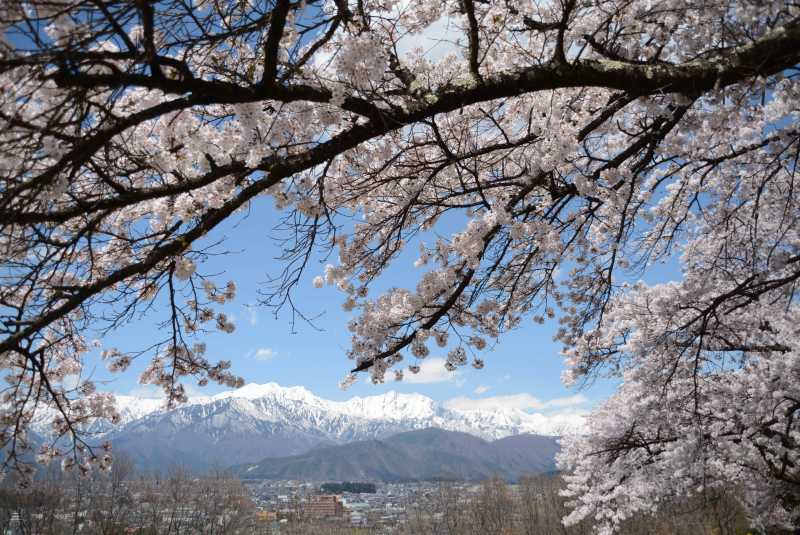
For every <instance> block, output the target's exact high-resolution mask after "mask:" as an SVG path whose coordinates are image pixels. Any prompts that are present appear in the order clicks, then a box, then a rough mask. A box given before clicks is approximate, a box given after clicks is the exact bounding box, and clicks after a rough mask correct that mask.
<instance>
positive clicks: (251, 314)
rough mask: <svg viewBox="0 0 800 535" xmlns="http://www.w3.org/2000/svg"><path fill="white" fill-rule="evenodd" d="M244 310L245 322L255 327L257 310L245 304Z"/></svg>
mask: <svg viewBox="0 0 800 535" xmlns="http://www.w3.org/2000/svg"><path fill="white" fill-rule="evenodd" d="M244 312H245V314H247V323H249V324H250V325H252V326H254V327H255V326H256V325H257V324H258V310H256V307H254V306H253V305H245V308H244Z"/></svg>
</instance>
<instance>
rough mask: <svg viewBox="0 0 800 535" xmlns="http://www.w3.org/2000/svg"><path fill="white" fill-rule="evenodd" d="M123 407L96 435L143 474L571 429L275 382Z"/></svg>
mask: <svg viewBox="0 0 800 535" xmlns="http://www.w3.org/2000/svg"><path fill="white" fill-rule="evenodd" d="M117 404H118V408H119V412H120V414H121V416H122V419H121V423H120V424H118V425H117V426H115V427H97V428H96V429H95V431H96V432H97V434H98V438H102V439H106V438H108V439H110V440H111V442H112V444H113V445H114V451H115V452H120V451H121V452H124V453H126V454H127V455H129V456H130V457H132V458H133V460H134V461H135V462H136V464H137V465H138V467H139V468H140V469H142V470H162V469H165V468H167V467H169V466H170V465H174V464H181V465H183V466H185V467H186V468H189V469H191V470H196V471H204V470H207V469H208V467H209V466H212V465H216V466H219V467H228V466H233V465H241V464H246V463H257V462H260V461H261V460H263V459H265V458H277V457H287V456H296V455H301V454H305V453H307V452H309V451H311V450H312V449H315V448H320V447H326V446H337V445H341V444H347V443H351V442H364V441H367V442H369V441H381V440H382V439H385V438H387V437H390V436H393V435H397V434H398V433H403V432H407V431H414V430H423V429H428V428H437V429H443V430H449V431H457V432H460V433H466V434H469V435H473V436H474V437H478V438H480V439H483V440H484V441H496V440H498V439H503V438H506V437H512V436H515V435H523V434H537V435H550V436H555V435H559V434H561V433H562V432H563V431H565V430H564V429H560V428H554V427H553V426H552V424H550V420H548V419H546V418H544V417H542V416H541V415H539V414H530V413H527V412H525V411H522V410H518V409H492V410H456V409H452V408H447V407H446V406H444V405H443V404H441V403H438V402H436V401H434V400H432V399H431V398H428V397H426V396H423V395H420V394H401V393H397V392H388V393H385V394H382V395H376V396H368V397H353V398H351V399H349V400H347V401H331V400H326V399H322V398H320V397H317V396H315V395H314V394H313V393H312V392H310V391H309V390H307V389H306V388H303V387H299V386H294V387H282V386H280V385H277V384H275V383H268V384H262V385H259V384H248V385H245V386H244V387H242V388H240V389H237V390H232V391H228V392H223V393H220V394H216V395H214V396H207V397H195V398H191V399H190V400H189V402H188V403H186V404H184V405H182V406H179V407H177V408H174V409H171V410H165V409H164V408H163V407H162V402H161V401H160V400H157V399H150V398H137V397H132V396H117Z"/></svg>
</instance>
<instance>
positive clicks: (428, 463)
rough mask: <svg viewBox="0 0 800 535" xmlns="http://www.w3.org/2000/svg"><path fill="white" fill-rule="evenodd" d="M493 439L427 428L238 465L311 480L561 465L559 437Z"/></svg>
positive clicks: (265, 475) (452, 475) (476, 473)
mask: <svg viewBox="0 0 800 535" xmlns="http://www.w3.org/2000/svg"><path fill="white" fill-rule="evenodd" d="M513 438H514V440H513V443H509V442H507V440H508V439H502V440H497V441H493V442H489V441H486V440H483V439H481V438H478V437H475V436H472V435H469V434H466V433H459V432H456V431H445V430H442V429H434V428H430V429H423V430H419V431H410V432H406V433H401V434H398V435H394V436H391V437H388V438H386V439H383V440H368V441H360V442H353V443H350V444H346V445H342V446H333V447H326V448H318V449H314V450H312V451H310V452H308V453H305V454H303V455H296V456H291V457H283V458H267V459H264V460H263V461H261V462H258V463H254V464H246V465H242V466H237V467H234V469H233V471H234V472H235V473H236V474H237V475H239V476H240V477H242V478H249V479H302V480H308V481H325V480H333V481H364V480H367V481H424V480H438V479H448V480H451V479H452V480H482V479H486V478H488V477H491V476H493V475H497V476H500V477H503V478H505V479H508V480H512V481H514V480H517V479H519V477H520V476H522V475H524V474H532V473H542V472H550V471H553V470H555V462H554V457H555V453H556V452H557V451H558V444H557V442H556V439H555V438H553V437H542V436H536V435H519V436H516V437H513Z"/></svg>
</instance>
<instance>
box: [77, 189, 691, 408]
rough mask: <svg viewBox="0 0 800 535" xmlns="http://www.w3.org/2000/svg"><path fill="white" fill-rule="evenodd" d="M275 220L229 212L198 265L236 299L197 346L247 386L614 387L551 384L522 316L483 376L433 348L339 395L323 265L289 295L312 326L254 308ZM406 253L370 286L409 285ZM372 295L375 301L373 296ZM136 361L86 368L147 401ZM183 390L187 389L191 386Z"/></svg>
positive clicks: (471, 394) (129, 340)
mask: <svg viewBox="0 0 800 535" xmlns="http://www.w3.org/2000/svg"><path fill="white" fill-rule="evenodd" d="M279 221H280V214H279V213H278V211H277V210H276V209H275V208H274V206H273V203H272V201H271V199H269V198H260V199H257V200H256V201H255V202H254V203H253V205H252V206H251V208H250V210H249V212H248V213H247V214H246V215H245V214H237V215H235V216H234V217H233V218H231V219H230V220H229V221H227V222H225V223H224V224H223V225H222V226H221V227H219V228H218V229H216V231H215V232H214V233H213V234H212V235H211V236H209V237H208V240H209V242H211V241H217V240H219V239H221V238H224V239H225V241H224V243H222V245H220V246H219V247H218V250H219V251H229V253H228V254H225V255H221V256H215V257H211V258H210V259H209V260H208V261H207V262H206V263H203V264H201V265H200V266H199V267H198V272H201V273H204V274H211V273H214V274H218V276H217V277H215V280H216V281H218V282H220V283H222V284H224V282H225V281H227V280H228V279H233V280H234V281H236V283H237V286H238V291H237V296H236V299H235V300H234V301H232V302H230V303H228V304H226V305H225V307H224V310H225V311H226V312H227V313H228V314H229V315H231V316H232V317H233V319H234V322H235V324H236V331H235V332H234V333H233V334H224V333H219V332H211V333H209V334H208V335H204V336H203V340H204V341H205V342H206V343H207V345H208V352H207V353H208V356H209V358H210V359H211V360H217V359H228V360H231V361H232V363H233V371H234V372H235V373H237V374H238V375H241V376H242V377H244V379H245V381H246V382H254V383H266V382H276V383H279V384H281V385H284V386H291V385H302V386H305V387H306V388H308V389H309V390H311V391H312V392H314V393H315V394H317V395H319V396H321V397H324V398H327V399H338V400H341V399H347V398H349V397H352V396H354V395H359V396H365V395H375V394H381V393H384V392H386V391H389V390H395V391H399V392H418V393H421V394H424V395H427V396H429V397H432V398H434V399H436V400H439V401H443V402H446V401H448V400H453V399H454V398H458V399H462V401H463V398H465V397H467V398H474V399H481V400H485V401H486V402H487V403H489V402H492V400H496V401H497V403H499V404H501V405H511V406H516V407H518V408H523V409H533V408H534V405H536V404H537V403H538V402H547V401H550V400H558V399H561V398H567V397H570V396H575V395H576V394H582V395H583V396H584V397H585V398H586V401H585V402H583V403H576V404H572V406H571V407H570V410H584V409H589V408H591V406H592V405H594V404H595V403H596V402H598V401H600V400H602V399H604V398H606V397H607V396H608V395H609V394H610V393H611V392H612V391H613V388H614V384H613V383H611V382H609V381H598V382H596V383H595V384H593V385H592V386H591V387H589V388H585V389H582V390H577V389H567V388H565V387H564V386H563V385H562V384H561V381H560V375H561V372H562V370H563V364H562V359H561V357H560V356H559V354H558V352H559V345H558V344H556V343H555V342H553V341H552V337H553V334H554V333H555V331H556V328H557V322H556V321H551V322H548V323H545V324H544V325H537V324H535V323H534V322H533V321H532V320H531V319H530V318H526V320H525V321H523V323H522V327H521V328H519V329H517V330H515V331H513V332H510V333H507V334H506V335H504V336H503V337H501V338H500V340H499V342H498V343H497V344H496V345H495V346H494V347H492V348H490V349H489V350H487V351H485V352H484V357H485V362H486V366H485V368H484V369H482V370H475V369H473V368H472V367H470V366H465V367H463V368H461V369H460V370H458V371H457V372H456V373H455V374H451V373H448V372H446V371H445V370H444V368H443V360H439V359H440V358H441V357H444V356H445V354H444V351H442V352H441V354H437V353H436V351H433V350H432V354H431V356H429V357H428V358H427V359H425V361H424V362H423V363H422V366H423V371H422V373H421V374H419V376H416V377H414V376H410V374H407V375H406V376H407V378H408V377H409V376H410V377H412V378H413V379H414V380H416V382H409V381H403V382H395V381H394V380H391V379H388V376H387V379H388V380H387V382H386V384H383V385H372V384H368V383H367V382H366V381H365V380H362V381H358V382H357V383H356V384H354V385H353V386H352V387H351V388H350V389H349V390H347V391H341V390H340V389H339V387H338V382H339V380H340V379H341V378H342V377H343V376H344V375H345V373H346V372H347V371H348V370H349V369H350V368H351V367H352V366H351V365H352V361H350V360H348V359H347V358H346V356H345V353H346V350H347V348H348V342H349V338H350V336H349V332H348V331H347V329H346V324H347V321H348V320H349V319H350V318H351V317H352V316H351V313H347V312H344V311H343V310H342V308H341V303H342V301H343V299H342V294H341V293H340V292H339V291H337V290H336V289H334V288H332V287H325V288H322V289H317V288H314V287H313V285H312V282H311V281H312V279H313V278H314V277H315V276H316V275H318V274H320V273H322V271H323V268H324V264H325V263H326V261H325V260H324V259H321V258H319V259H315V260H314V262H312V263H311V264H310V266H309V269H308V271H307V272H306V273H305V275H304V277H303V280H302V282H301V284H300V286H299V287H298V288H297V289H296V294H295V298H296V303H297V305H298V306H299V308H300V309H301V311H302V312H303V313H304V314H305V315H307V316H309V317H314V316H317V319H316V320H315V327H312V326H311V325H309V324H307V323H305V322H303V321H298V322H297V323H296V324H295V329H294V332H292V329H291V313H290V311H289V310H284V311H281V312H280V313H279V315H278V316H277V317H275V316H274V315H273V313H272V310H271V309H268V308H264V307H259V306H258V305H257V304H256V302H257V300H258V291H259V288H262V289H263V287H264V286H263V284H264V283H265V281H267V280H268V278H269V276H270V275H276V274H277V273H279V272H280V269H281V267H282V264H281V262H280V261H278V260H276V259H275V257H277V256H278V255H279V254H280V249H279V247H278V246H277V244H276V242H275V240H274V239H273V238H271V236H274V235H275V232H274V231H273V229H274V227H275V226H276V225H277V224H278V223H279ZM447 226H448V227H452V228H443V227H439V228H438V229H436V230H438V232H440V233H446V234H449V232H451V231H454V230H457V226H456V225H455V224H453V222H451V224H449V225H447ZM415 250H416V248H415V247H413V246H410V247H409V248H408V254H406V255H404V256H402V257H400V258H399V259H398V261H397V262H396V264H395V265H393V267H392V268H391V269H390V270H389V271H388V272H387V273H386V275H385V276H384V277H383V279H382V280H381V283H380V285H379V287H384V288H385V287H387V286H400V287H406V288H413V287H414V286H415V284H416V281H417V277H419V275H420V270H418V269H417V268H415V267H414V266H413V262H414V259H415V255H414V251H415ZM675 274H676V270H675V267H674V266H666V267H664V268H661V269H658V270H655V271H654V272H653V273H652V274H651V275H650V276H648V281H649V282H658V281H659V280H666V279H669V278H674V275H675ZM376 289H379V288H376ZM372 295H373V296H374V295H376V294H375V290H373V292H372ZM165 311H166V310H165V309H164V308H163V307H162V308H161V314H155V315H152V314H151V315H150V316H148V317H146V318H144V319H142V320H138V321H135V322H132V323H131V324H129V325H127V326H125V327H124V328H123V329H121V330H120V331H117V332H116V333H114V334H113V335H111V336H108V337H106V338H104V339H103V340H102V343H103V347H105V348H108V347H118V348H119V349H121V350H123V351H126V350H139V349H143V348H144V347H146V346H147V345H149V344H150V343H152V342H155V341H156V340H159V339H161V338H163V336H164V334H163V333H162V332H160V329H159V328H158V325H157V323H158V319H159V318H163V317H164V315H163V314H164V312H165ZM91 336H92V335H91V334H90V337H91ZM437 357H438V358H437ZM144 364H145V361H144V360H142V361H141V362H137V363H135V364H134V365H133V366H132V367H131V369H130V370H129V371H128V372H127V373H125V374H121V375H119V374H117V375H111V374H109V373H108V372H106V371H105V369H104V367H103V364H102V363H100V362H99V360H98V359H97V357H96V355H92V356H91V357H90V359H89V361H88V366H87V368H86V371H87V372H89V373H90V374H91V375H92V376H93V377H94V378H95V379H96V380H101V381H106V380H108V381H109V382H107V383H105V384H104V385H103V387H102V388H101V389H102V390H111V391H114V392H116V393H120V394H136V395H146V396H152V395H154V394H155V393H156V390H155V389H154V388H152V387H142V386H141V385H139V384H138V382H137V379H138V374H139V373H140V372H141V370H142V368H143V366H144ZM365 377H366V376H365ZM187 386H189V387H194V386H195V385H194V384H191V383H190V384H188V385H187ZM189 390H190V393H202V394H213V393H216V392H219V391H221V390H223V388H222V387H219V386H217V385H209V386H208V387H206V388H204V389H202V390H200V389H197V388H196V387H195V388H190V389H189Z"/></svg>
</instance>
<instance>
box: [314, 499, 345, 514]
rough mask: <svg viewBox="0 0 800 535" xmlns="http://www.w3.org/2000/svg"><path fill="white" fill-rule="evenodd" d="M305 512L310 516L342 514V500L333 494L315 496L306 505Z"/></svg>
mask: <svg viewBox="0 0 800 535" xmlns="http://www.w3.org/2000/svg"><path fill="white" fill-rule="evenodd" d="M306 513H308V514H309V515H310V516H317V517H324V516H342V515H343V514H344V507H343V506H342V501H341V500H340V499H339V497H338V496H335V495H322V496H315V497H314V498H312V499H311V501H310V502H309V503H308V505H307V506H306Z"/></svg>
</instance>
